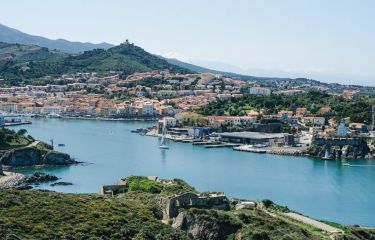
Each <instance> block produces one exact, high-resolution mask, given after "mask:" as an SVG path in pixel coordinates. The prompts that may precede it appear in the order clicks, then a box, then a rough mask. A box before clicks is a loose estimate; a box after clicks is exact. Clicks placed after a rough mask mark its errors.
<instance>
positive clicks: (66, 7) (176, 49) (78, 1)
mask: <svg viewBox="0 0 375 240" xmlns="http://www.w3.org/2000/svg"><path fill="white" fill-rule="evenodd" d="M0 23H1V24H4V25H7V26H9V27H12V28H16V29H18V30H20V31H23V32H26V33H29V34H33V35H40V36H44V37H48V38H51V39H58V38H64V39H67V40H72V41H73V40H74V41H82V42H94V43H98V42H109V43H113V44H119V43H121V42H124V41H125V40H126V39H129V41H131V42H134V43H135V44H136V45H139V46H141V47H143V48H144V49H145V50H147V51H149V52H151V53H155V54H161V55H164V56H169V57H175V58H178V59H180V60H184V61H187V62H190V63H196V64H200V65H202V66H205V67H212V68H216V69H219V70H225V71H235V72H239V73H244V74H250V75H256V76H257V75H263V76H280V77H309V78H315V79H318V80H322V81H326V82H340V83H346V84H349V83H350V84H362V85H372V86H375V1H373V0H329V1H328V0H232V1H230V0H205V1H202V0H178V1H176V0H133V1H127V0H101V1H99V0H50V1H45V0H1V4H0Z"/></svg>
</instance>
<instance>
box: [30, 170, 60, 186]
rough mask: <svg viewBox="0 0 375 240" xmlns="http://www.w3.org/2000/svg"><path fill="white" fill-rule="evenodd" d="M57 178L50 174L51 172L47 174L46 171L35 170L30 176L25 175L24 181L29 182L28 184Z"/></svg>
mask: <svg viewBox="0 0 375 240" xmlns="http://www.w3.org/2000/svg"><path fill="white" fill-rule="evenodd" d="M58 179H59V178H58V177H56V176H54V175H51V174H48V173H43V172H36V173H34V174H33V175H31V176H27V178H26V181H25V182H26V183H30V184H39V183H43V182H52V181H56V180H58Z"/></svg>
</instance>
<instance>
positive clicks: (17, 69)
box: [0, 42, 192, 85]
mask: <svg viewBox="0 0 375 240" xmlns="http://www.w3.org/2000/svg"><path fill="white" fill-rule="evenodd" d="M151 70H169V71H171V72H175V73H191V72H192V71H190V70H188V69H186V68H182V67H179V66H176V65H173V64H170V63H168V62H167V61H166V60H164V59H161V58H159V57H157V56H155V55H153V54H150V53H148V52H146V51H145V50H143V49H142V48H140V47H138V46H135V45H134V44H131V43H128V42H126V43H123V44H120V45H119V46H115V47H112V48H109V49H108V50H104V49H94V50H91V51H86V52H84V53H82V54H78V55H73V54H67V53H61V52H57V51H51V50H48V49H47V48H42V47H38V46H35V45H22V44H9V43H0V78H3V79H5V80H4V82H3V83H7V84H8V85H17V84H19V83H20V82H22V81H23V82H25V81H26V82H27V83H30V82H31V81H33V80H34V79H37V78H41V77H44V76H59V75H61V74H63V73H75V72H84V71H88V72H99V73H100V72H108V71H120V72H121V73H122V75H124V76H126V75H128V74H132V73H134V72H146V71H151Z"/></svg>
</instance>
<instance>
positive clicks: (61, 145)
mask: <svg viewBox="0 0 375 240" xmlns="http://www.w3.org/2000/svg"><path fill="white" fill-rule="evenodd" d="M57 146H59V147H65V144H64V143H59V144H57Z"/></svg>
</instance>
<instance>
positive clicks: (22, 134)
mask: <svg viewBox="0 0 375 240" xmlns="http://www.w3.org/2000/svg"><path fill="white" fill-rule="evenodd" d="M26 133H27V130H26V129H24V128H22V129H20V130H18V132H17V134H18V135H21V136H25V134H26Z"/></svg>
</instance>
